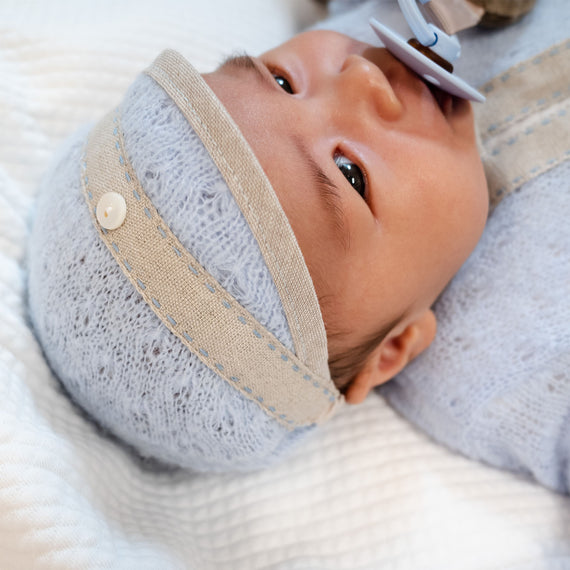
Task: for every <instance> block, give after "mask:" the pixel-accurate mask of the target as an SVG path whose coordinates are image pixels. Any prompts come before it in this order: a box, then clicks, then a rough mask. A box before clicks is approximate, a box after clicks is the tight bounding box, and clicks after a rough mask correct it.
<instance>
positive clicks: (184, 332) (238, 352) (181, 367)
mask: <svg viewBox="0 0 570 570" xmlns="http://www.w3.org/2000/svg"><path fill="white" fill-rule="evenodd" d="M220 102H221V104H223V107H221V105H220ZM227 113H229V115H231V119H230V118H229V117H227V116H226V114H227ZM232 120H233V121H235V124H236V125H237V127H239V130H240V131H241V134H240V133H239V131H237V129H235V130H234V125H233V123H232V122H231V121H232ZM189 123H190V124H189ZM220 125H221V126H220ZM242 135H243V138H241V137H242ZM251 150H252V151H253V154H251V152H250V151H251ZM236 157H237V158H236ZM257 161H258V162H257ZM228 165H229V166H228ZM259 165H260V166H261V169H262V170H260V171H259V172H257V168H258V166H259ZM265 177H266V178H265ZM252 181H254V182H252ZM256 185H257V186H256ZM228 188H229V190H228ZM259 188H261V191H259ZM244 190H245V192H244ZM109 196H110V197H109ZM133 196H134V198H133ZM273 197H276V200H274V201H272V200H273ZM109 200H110V201H109ZM236 203H237V204H238V205H239V209H238V208H237V206H236ZM259 203H264V204H270V205H271V207H270V208H269V209H268V208H267V206H264V208H260V207H259ZM55 206H57V207H55ZM137 208H140V214H137V211H138V210H137ZM487 208H488V197H487V189H486V182H485V177H484V173H483V168H482V165H481V161H480V158H479V155H478V153H477V148H476V144H475V135H474V127H473V115H472V110H471V107H470V105H469V103H467V102H466V101H463V100H460V99H457V98H453V97H451V96H449V95H446V94H444V93H441V92H439V91H437V90H436V89H435V88H431V87H428V86H426V84H424V83H423V82H422V81H421V80H420V79H419V78H418V77H417V76H416V75H415V74H414V73H413V72H411V71H409V70H408V69H407V68H406V67H405V66H404V65H403V64H401V63H400V62H399V61H397V60H396V59H395V58H394V57H392V56H391V55H390V54H389V53H388V52H387V51H386V50H385V49H380V48H373V47H371V46H369V45H366V44H362V43H359V42H356V41H354V40H352V39H350V38H349V37H347V36H344V35H341V34H337V33H335V32H326V31H313V32H308V33H305V34H302V35H299V36H297V37H295V38H294V39H292V40H291V41H289V42H287V43H285V44H283V45H282V46H279V47H277V48H275V49H273V50H271V51H269V52H267V53H265V54H263V55H261V56H260V57H259V58H257V59H254V58H250V57H249V56H245V55H242V56H238V57H233V58H231V59H229V60H227V61H226V62H225V63H224V64H223V65H222V66H221V67H220V68H219V69H218V70H217V71H215V72H214V73H211V74H208V75H206V76H205V77H204V78H203V79H202V78H200V77H199V76H198V75H197V74H196V73H195V72H194V71H193V70H192V69H191V66H189V65H188V64H187V63H186V62H185V61H184V60H183V59H182V58H181V57H180V56H178V55H172V54H170V55H169V54H167V55H166V56H164V57H163V56H161V58H159V60H157V63H156V64H154V66H153V67H151V69H150V71H147V75H142V76H140V77H139V79H137V81H136V82H135V83H134V84H133V86H132V87H131V89H130V90H129V92H128V93H127V96H126V97H125V101H124V102H123V104H122V105H121V107H120V109H119V110H118V111H117V112H116V113H114V114H113V115H110V116H109V117H107V118H106V119H104V120H103V121H101V123H100V124H99V125H98V126H97V127H95V128H94V129H92V131H91V133H90V134H89V135H88V136H86V132H85V131H82V132H80V133H79V134H78V135H77V136H76V137H75V138H74V139H73V140H72V141H71V142H70V143H69V145H68V147H67V148H66V149H65V151H64V153H63V155H61V156H60V158H59V159H58V160H57V161H56V162H55V164H54V167H53V169H52V171H51V172H50V173H49V174H48V175H47V176H46V179H45V180H44V183H43V189H42V192H41V195H40V199H39V202H38V206H37V212H36V219H35V226H34V230H33V235H32V241H31V244H30V248H29V267H30V272H29V290H30V314H31V319H32V322H33V324H34V328H35V330H36V333H37V335H38V338H39V340H40V342H41V343H42V346H43V349H44V351H45V354H46V357H47V359H48V361H49V362H50V364H51V366H52V368H53V369H54V372H55V373H56V374H57V375H58V376H59V378H60V380H61V381H62V383H63V385H64V387H65V388H66V390H67V391H68V392H69V394H70V395H71V397H72V398H73V399H74V400H75V401H76V402H77V403H78V404H79V405H80V406H81V407H82V408H84V409H85V410H86V411H87V412H88V413H89V415H90V416H91V417H93V418H94V419H95V420H96V421H98V423H99V424H100V425H101V426H102V427H104V428H105V429H107V430H108V431H110V432H111V433H112V434H114V435H115V436H117V437H118V438H120V439H121V440H123V441H125V442H127V443H128V444H130V445H131V446H133V447H135V448H136V449H137V451H138V452H139V453H140V454H142V455H143V456H150V457H155V458H157V459H159V460H161V461H163V462H165V463H169V464H175V465H180V466H183V467H187V468H192V469H197V470H214V471H223V470H248V469H253V468H259V467H262V466H266V465H269V464H272V463H275V462H276V461H277V460H278V459H281V458H283V457H284V456H286V454H287V452H288V451H289V450H290V449H292V448H293V444H295V443H297V442H299V441H300V440H301V439H302V436H303V435H305V434H307V433H309V432H311V431H313V429H314V426H315V424H316V423H318V422H319V421H321V420H322V419H324V418H326V417H328V416H329V415H330V413H331V410H330V409H329V408H331V404H330V402H332V403H333V406H332V408H335V407H336V405H337V404H339V403H341V402H342V400H343V397H342V396H341V394H340V393H339V390H340V391H341V392H343V393H344V397H345V398H346V401H347V402H349V403H358V402H361V401H362V400H364V398H365V397H366V395H367V394H368V392H369V391H370V390H371V389H372V388H373V387H374V386H377V385H380V384H382V383H384V382H386V381H387V380H389V379H390V378H392V377H393V376H394V375H395V374H397V373H398V372H399V371H400V370H402V369H403V368H404V367H405V366H406V364H407V363H408V362H410V361H411V360H412V359H414V358H415V357H416V356H417V355H418V354H420V353H421V352H422V351H423V350H425V349H426V348H427V347H428V346H429V344H430V343H431V341H432V340H433V338H434V336H435V329H436V323H435V317H434V314H433V312H432V311H431V309H430V306H431V305H432V303H433V302H434V300H435V299H436V297H437V296H438V295H439V294H440V292H441V291H442V289H443V288H444V287H445V285H446V284H447V283H448V282H449V280H450V279H451V277H452V276H453V275H454V273H455V272H456V271H457V270H458V269H459V267H460V266H461V265H462V263H463V262H464V261H465V259H466V258H467V256H468V255H469V253H470V252H471V251H472V250H473V248H474V247H475V244H476V243H477V241H478V239H479V237H480V235H481V233H482V231H483V227H484V224H485V219H486V215H487ZM281 209H282V210H281ZM240 210H241V212H240ZM252 211H253V213H254V214H253V215H252V214H251V212H252ZM283 213H284V215H282V214H283ZM137 216H138V217H137ZM107 217H109V220H107V219H106V218H107ZM267 220H269V222H268V221H267ZM145 224H147V225H145ZM248 225H249V226H250V228H248V227H247V226H248ZM258 226H259V227H261V229H259V228H258ZM273 227H274V228H275V231H273ZM149 228H150V229H149ZM256 228H257V229H256ZM157 229H158V233H157V232H156V230H157ZM291 230H292V231H291ZM157 236H159V237H157ZM254 238H255V239H254ZM283 243H284V244H286V245H287V247H285V248H282V247H281V246H282V244H283ZM161 248H162V249H161ZM260 251H261V254H260ZM125 252H126V253H125ZM173 252H174V253H173ZM276 252H277V253H276ZM279 252H284V253H279ZM168 256H170V257H168ZM180 260H181V261H182V262H183V270H184V271H182V270H180V271H181V272H180V275H179V274H178V273H177V271H178V270H179V269H180V267H182V265H180V263H179V261H180ZM139 262H140V263H139ZM177 264H178V265H177ZM268 269H269V271H268ZM293 269H294V270H293ZM189 271H190V272H189ZM184 272H185V273H184ZM283 276H285V277H283ZM206 289H207V290H208V291H209V292H205V291H206ZM297 289H298V290H300V291H301V292H302V294H299V291H297ZM157 292H158V293H157ZM159 293H160V295H159ZM210 293H212V294H214V296H211V295H210ZM313 297H314V299H315V302H313ZM291 299H293V301H291ZM317 299H318V305H316V300H317ZM291 307H292V308H291ZM177 311H178V312H177ZM228 315H230V316H229V317H228V318H227V319H226V317H227V316H228ZM224 319H226V320H227V323H226V320H224ZM238 322H239V323H242V324H243V325H247V327H248V328H246V329H239V331H238V332H235V331H236V330H238V328H239V327H240V326H242V325H241V324H240V325H238V324H237V323H238ZM224 323H226V324H224ZM323 325H324V327H323ZM184 327H186V328H184ZM321 329H322V331H323V332H322V334H321ZM189 331H190V332H189ZM240 331H247V332H240ZM298 331H301V332H298ZM325 332H326V337H325ZM228 339H229V340H228ZM256 339H261V341H263V342H262V343H261V344H260V343H258V341H257V340H256ZM199 343H202V344H199ZM204 343H210V344H209V345H208V347H207V348H206V344H204ZM256 343H257V344H256ZM258 345H259V346H261V345H263V348H258ZM267 347H269V352H268V351H267ZM263 350H265V352H263ZM327 355H328V365H329V368H330V376H329V371H328V370H327V362H326V360H327ZM323 358H324V360H323ZM283 363H286V364H283ZM284 366H285V368H286V370H285V368H283V367H284ZM232 367H233V368H232ZM279 367H281V368H279ZM231 370H238V371H239V373H237V372H231ZM246 378H247V380H246ZM331 378H332V382H331ZM333 382H334V383H333ZM306 386H309V387H308V388H307V387H306ZM313 386H314V388H313ZM311 390H312V392H311ZM317 393H318V395H316V394H317ZM280 406H282V408H281V410H279V409H276V408H279V407H280ZM283 410H285V411H286V413H281V414H280V413H279V412H280V411H283ZM297 412H298V414H296V413H297ZM287 424H289V425H287Z"/></svg>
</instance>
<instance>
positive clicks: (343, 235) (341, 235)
mask: <svg viewBox="0 0 570 570" xmlns="http://www.w3.org/2000/svg"><path fill="white" fill-rule="evenodd" d="M293 139H294V140H295V144H296V145H297V147H298V149H299V151H300V152H301V154H302V155H303V156H304V157H305V158H306V160H307V162H308V165H309V168H310V170H311V173H312V176H313V180H314V182H315V183H316V185H317V190H318V192H319V197H320V199H321V201H322V203H323V206H324V207H325V209H326V211H327V212H328V217H329V219H330V220H332V223H333V226H334V230H335V231H334V235H335V237H336V238H338V239H339V240H340V243H341V245H342V247H343V249H344V251H345V252H347V251H348V250H349V249H350V229H349V227H348V224H347V223H346V215H345V212H344V208H343V207H342V197H341V190H340V189H339V187H338V186H337V185H336V184H335V183H334V182H333V180H331V178H330V177H329V176H328V175H327V174H326V172H325V171H324V170H323V169H322V168H321V167H320V166H319V164H318V163H317V161H316V160H315V159H314V158H313V156H312V155H311V153H310V152H309V150H308V149H307V147H306V145H305V143H304V142H303V141H302V140H301V139H300V138H299V137H293Z"/></svg>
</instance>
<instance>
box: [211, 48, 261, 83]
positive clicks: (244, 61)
mask: <svg viewBox="0 0 570 570" xmlns="http://www.w3.org/2000/svg"><path fill="white" fill-rule="evenodd" d="M223 67H233V68H234V69H238V70H240V69H243V70H245V71H253V72H254V73H255V75H256V78H257V80H258V81H261V82H263V83H266V84H267V83H269V82H270V77H269V76H267V75H266V74H265V73H263V72H262V71H261V69H260V67H259V64H258V63H257V62H256V61H255V59H254V58H253V57H251V56H250V55H249V54H247V53H245V52H244V53H240V54H237V55H230V56H229V57H227V58H226V59H225V60H224V61H223V62H222V64H221V65H220V69H221V68H223Z"/></svg>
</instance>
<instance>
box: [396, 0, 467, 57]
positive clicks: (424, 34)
mask: <svg viewBox="0 0 570 570" xmlns="http://www.w3.org/2000/svg"><path fill="white" fill-rule="evenodd" d="M418 1H419V2H421V3H422V4H427V3H428V2H430V0H398V4H399V6H400V9H401V10H402V13H403V14H404V18H405V19H406V22H408V25H409V26H410V28H411V29H412V32H413V34H414V36H415V37H416V39H417V40H418V41H419V42H420V43H421V44H422V45H423V46H425V47H427V48H430V49H431V50H432V51H433V52H435V53H436V54H437V55H438V56H440V57H442V58H443V59H444V60H446V61H448V62H449V63H452V62H454V61H455V60H456V59H457V58H458V57H459V54H460V53H461V46H460V45H459V41H458V40H457V37H456V36H449V35H448V34H446V33H445V32H444V31H443V30H441V29H439V28H438V27H437V26H434V25H433V24H429V23H428V22H426V20H425V18H424V17H423V16H422V13H421V12H420V9H419V8H418V5H417V3H416V2H418Z"/></svg>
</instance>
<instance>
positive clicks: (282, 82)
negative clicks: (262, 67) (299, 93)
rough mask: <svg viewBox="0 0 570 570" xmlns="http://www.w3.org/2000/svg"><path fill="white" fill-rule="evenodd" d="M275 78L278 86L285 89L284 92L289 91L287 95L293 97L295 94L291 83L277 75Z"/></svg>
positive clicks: (274, 75)
mask: <svg viewBox="0 0 570 570" xmlns="http://www.w3.org/2000/svg"><path fill="white" fill-rule="evenodd" d="M273 78H274V79H275V81H276V82H277V85H279V87H281V89H283V91H287V93H289V94H290V95H293V94H294V93H295V92H294V91H293V88H292V87H291V84H290V83H289V81H287V79H285V78H284V77H283V76H282V75H277V74H276V73H274V74H273Z"/></svg>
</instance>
